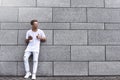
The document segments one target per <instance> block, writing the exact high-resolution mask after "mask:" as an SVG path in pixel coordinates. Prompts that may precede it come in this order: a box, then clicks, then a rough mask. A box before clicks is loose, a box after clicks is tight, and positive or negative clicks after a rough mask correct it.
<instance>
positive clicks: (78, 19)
mask: <svg viewBox="0 0 120 80" xmlns="http://www.w3.org/2000/svg"><path fill="white" fill-rule="evenodd" d="M32 19H38V20H39V28H40V29H42V30H43V31H44V32H45V34H46V36H47V41H46V42H44V43H43V42H42V43H41V49H40V55H39V66H38V71H37V75H38V76H91V75H120V0H0V75H1V76H8V75H12V76H21V75H24V74H25V70H24V65H23V54H24V50H25V48H26V44H25V42H24V40H25V33H26V31H27V30H28V29H30V28H31V25H30V24H29V22H30V21H31V20H32ZM30 60H31V64H32V57H31V59H30ZM31 69H32V65H31Z"/></svg>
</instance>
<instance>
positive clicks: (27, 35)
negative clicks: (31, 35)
mask: <svg viewBox="0 0 120 80" xmlns="http://www.w3.org/2000/svg"><path fill="white" fill-rule="evenodd" d="M26 39H28V31H27V32H26Z"/></svg>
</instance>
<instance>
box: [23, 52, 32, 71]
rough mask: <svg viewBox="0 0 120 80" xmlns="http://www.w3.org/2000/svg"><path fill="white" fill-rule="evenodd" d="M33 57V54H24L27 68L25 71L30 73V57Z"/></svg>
mask: <svg viewBox="0 0 120 80" xmlns="http://www.w3.org/2000/svg"><path fill="white" fill-rule="evenodd" d="M30 55H31V52H25V54H24V66H25V71H26V73H27V72H30V67H29V61H28V60H29V57H30Z"/></svg>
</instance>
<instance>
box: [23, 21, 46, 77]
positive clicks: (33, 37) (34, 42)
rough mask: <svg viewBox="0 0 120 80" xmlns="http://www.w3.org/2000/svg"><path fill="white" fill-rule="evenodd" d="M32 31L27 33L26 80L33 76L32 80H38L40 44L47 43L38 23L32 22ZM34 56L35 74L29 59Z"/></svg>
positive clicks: (25, 54)
mask: <svg viewBox="0 0 120 80" xmlns="http://www.w3.org/2000/svg"><path fill="white" fill-rule="evenodd" d="M31 25H32V29H30V30H28V31H27V33H26V40H25V41H26V43H27V48H26V49H25V53H24V66H25V71H26V74H25V76H24V78H29V77H30V76H31V75H32V79H36V72H37V66H38V57H39V50H40V43H41V41H42V42H45V41H46V36H45V34H44V32H43V30H41V29H38V21H37V20H31ZM31 54H33V72H32V74H31V72H30V67H29V61H28V60H29V57H30V55H31Z"/></svg>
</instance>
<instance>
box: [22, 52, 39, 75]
mask: <svg viewBox="0 0 120 80" xmlns="http://www.w3.org/2000/svg"><path fill="white" fill-rule="evenodd" d="M31 54H33V74H36V72H37V66H38V56H39V52H29V51H27V52H25V53H24V66H25V71H26V72H30V67H29V57H30V55H31Z"/></svg>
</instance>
